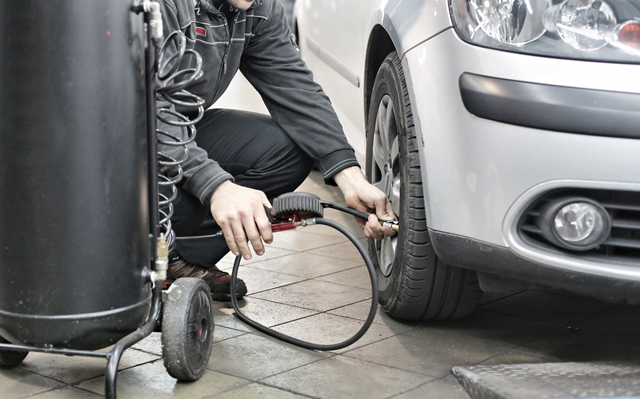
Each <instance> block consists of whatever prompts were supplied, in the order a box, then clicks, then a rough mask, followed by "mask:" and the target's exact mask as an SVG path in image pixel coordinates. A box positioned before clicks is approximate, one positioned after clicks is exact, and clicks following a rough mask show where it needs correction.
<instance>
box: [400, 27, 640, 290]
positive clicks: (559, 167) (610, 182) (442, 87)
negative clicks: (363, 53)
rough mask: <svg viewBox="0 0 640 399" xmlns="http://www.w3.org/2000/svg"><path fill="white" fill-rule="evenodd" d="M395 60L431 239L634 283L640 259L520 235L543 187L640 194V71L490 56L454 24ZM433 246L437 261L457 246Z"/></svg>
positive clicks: (639, 278) (491, 53)
mask: <svg viewBox="0 0 640 399" xmlns="http://www.w3.org/2000/svg"><path fill="white" fill-rule="evenodd" d="M402 61H403V68H404V70H405V76H406V77H407V81H408V82H407V83H408V85H409V87H410V96H411V102H412V108H413V114H414V122H415V124H416V127H417V130H418V132H417V133H418V138H419V142H420V143H421V144H422V146H420V155H421V157H422V161H423V162H422V178H423V184H424V187H423V188H424V194H425V206H426V209H427V213H426V217H427V220H428V226H429V228H430V230H431V232H432V235H436V234H443V235H444V236H446V237H460V238H461V239H462V240H463V241H464V240H472V241H473V242H476V243H478V244H480V246H483V245H486V246H487V247H486V248H494V249H504V250H507V251H510V252H512V253H513V254H514V255H515V256H516V258H514V260H516V261H517V260H518V259H520V260H522V261H525V260H526V261H527V262H533V263H535V264H536V265H541V266H545V267H552V268H554V269H558V271H560V272H562V271H566V272H571V273H579V274H585V275H593V276H599V277H604V278H608V279H613V281H640V263H638V264H637V265H634V264H633V262H630V263H629V262H627V263H625V264H620V263H619V262H615V261H611V262H607V261H604V262H603V261H600V262H592V261H586V260H583V259H579V258H574V257H572V256H570V255H566V254H562V253H558V252H555V251H546V250H544V249H541V248H537V247H532V246H530V245H527V244H526V243H525V242H523V241H522V240H521V239H520V237H519V236H518V234H517V231H516V230H517V229H516V227H517V224H518V221H519V220H520V217H521V215H522V214H523V213H524V212H525V211H526V209H527V208H528V206H529V205H530V204H531V203H532V202H533V201H534V199H535V198H536V196H538V195H540V194H541V193H544V192H545V190H549V189H557V188H565V187H579V188H594V189H611V190H626V191H635V192H638V191H640V174H639V173H638V171H639V170H640V156H638V154H640V139H638V137H640V133H639V132H640V129H638V130H636V129H635V126H638V124H636V122H637V121H638V120H639V117H640V116H639V115H640V107H637V105H638V104H639V103H640V101H639V100H638V99H639V98H640V80H638V79H637V78H636V76H638V72H639V71H640V67H639V66H636V65H626V64H611V63H597V62H585V61H575V60H561V59H553V58H547V57H537V56H528V55H523V54H516V53H509V52H504V51H496V50H491V49H486V48H482V47H477V46H471V45H469V44H467V43H464V42H462V41H461V40H460V39H459V38H458V37H457V36H456V34H455V32H454V31H453V29H449V30H446V31H444V32H443V33H441V34H440V35H438V36H436V37H434V38H432V39H430V40H427V41H425V42H423V43H422V44H420V45H419V46H416V47H414V48H413V49H411V50H410V51H409V52H407V53H406V54H405V55H404V57H403V60H402ZM437 243H438V240H434V244H436V245H435V246H436V251H437V252H438V253H439V255H441V256H442V257H443V258H444V259H445V260H448V258H451V256H447V254H446V253H445V249H446V250H447V251H449V250H453V251H455V248H452V247H451V246H446V247H445V246H440V248H439V247H438V245H437ZM479 254H482V252H479ZM477 256H478V254H476V258H477ZM449 260H451V259H449ZM472 260H473V259H472V258H470V259H469V261H472ZM459 261H460V259H458V260H457V261H456V262H455V263H454V264H457V265H459V266H464V265H460V264H459ZM524 274H526V273H524ZM514 277H517V276H514Z"/></svg>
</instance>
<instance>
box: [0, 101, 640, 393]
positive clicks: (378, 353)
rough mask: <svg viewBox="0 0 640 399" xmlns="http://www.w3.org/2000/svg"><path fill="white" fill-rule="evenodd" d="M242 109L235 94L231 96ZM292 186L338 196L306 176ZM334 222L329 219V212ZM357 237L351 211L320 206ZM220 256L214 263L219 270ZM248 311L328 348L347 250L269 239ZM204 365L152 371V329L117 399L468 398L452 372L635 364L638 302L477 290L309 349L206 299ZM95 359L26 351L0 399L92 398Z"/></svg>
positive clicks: (355, 323)
mask: <svg viewBox="0 0 640 399" xmlns="http://www.w3.org/2000/svg"><path fill="white" fill-rule="evenodd" d="M238 98H239V99H241V100H242V101H243V102H244V103H246V101H247V100H246V98H247V97H243V96H242V95H240V94H238ZM300 190H301V191H307V192H313V193H316V194H318V195H319V196H320V197H322V198H324V199H327V200H333V201H339V200H340V196H339V195H338V192H337V191H336V190H335V189H333V188H329V187H326V186H324V185H323V184H322V183H321V179H320V176H319V175H318V173H317V172H315V173H314V174H312V176H311V177H310V178H309V179H308V180H307V181H306V182H305V183H304V185H303V187H301V188H300ZM334 216H335V218H334ZM327 217H330V218H334V219H335V220H337V221H339V222H341V223H343V224H345V225H346V226H348V227H349V228H350V229H352V231H354V232H356V234H358V235H359V237H362V233H361V230H360V229H359V228H358V226H357V225H356V223H355V222H354V221H353V219H352V218H351V217H348V216H343V215H340V214H336V213H329V212H328V213H327ZM232 261H233V259H232V258H231V257H227V258H225V259H224V261H223V262H222V263H221V267H222V268H225V269H227V270H229V269H230V268H231V265H232ZM240 277H242V278H243V279H244V280H245V281H246V282H247V285H248V287H249V291H250V293H249V295H248V296H247V298H246V300H245V301H243V302H242V309H243V311H244V312H245V313H246V314H248V315H249V316H251V317H253V318H255V319H257V320H258V321H260V322H262V323H264V324H266V325H268V326H274V327H275V328H276V329H277V330H278V331H282V332H285V333H288V334H295V335H296V336H298V337H300V338H302V339H307V340H313V341H314V342H319V343H333V342H338V341H341V340H343V339H344V338H346V337H348V336H350V335H351V334H353V333H354V332H355V331H356V330H357V329H358V328H359V326H360V325H361V323H362V320H363V319H364V318H365V317H366V315H367V311H368V307H369V297H370V292H369V282H368V276H367V273H366V271H365V268H364V267H363V261H362V260H361V259H359V257H358V254H357V252H356V251H355V249H354V248H353V247H352V246H350V244H349V243H348V242H347V241H346V239H345V238H344V237H342V236H340V235H338V234H336V233H335V232H333V231H331V230H329V229H327V228H323V227H319V226H312V227H307V228H303V229H299V230H298V231H294V232H286V233H278V234H277V235H276V236H275V241H274V243H273V244H272V245H271V246H270V247H269V248H268V250H267V253H266V254H265V255H264V256H262V257H254V258H253V259H252V260H250V261H247V262H244V263H243V266H242V267H241V269H240ZM215 323H216V329H215V334H214V339H215V343H214V346H213V354H212V356H211V359H210V361H209V365H208V369H207V371H206V372H205V374H204V376H203V377H202V379H200V380H199V381H197V382H194V383H177V382H176V380H174V379H172V378H171V377H170V376H169V375H168V374H167V373H166V372H165V370H164V366H163V360H162V356H161V355H162V350H161V346H160V342H159V337H160V336H159V334H158V333H154V334H153V335H152V336H150V337H149V338H147V339H146V340H144V341H142V342H141V343H139V344H137V345H136V346H135V347H134V348H133V349H130V350H128V351H126V352H125V355H124V357H123V359H122V362H121V365H120V369H121V370H120V372H119V373H118V397H119V398H120V399H129V398H130V399H133V398H135V399H139V398H181V399H196V398H274V399H275V398H278V399H280V398H296V397H299V398H303V397H313V398H367V399H369V398H398V399H412V398H437V399H464V398H468V396H467V394H466V393H465V392H464V391H463V390H462V388H461V387H460V385H459V384H458V382H457V380H456V379H455V378H454V377H453V376H452V374H451V367H452V366H464V365H473V364H486V365H494V364H509V363H540V362H571V361H614V362H624V363H625V364H635V365H638V364H640V345H638V336H640V308H639V307H632V306H622V305H613V304H606V303H602V302H598V301H595V300H591V299H584V298H578V297H575V296H570V295H567V294H564V293H561V292H557V291H551V290H549V291H526V292H518V293H512V294H501V295H495V294H487V295H485V297H484V298H483V300H482V304H481V306H480V307H479V309H478V310H477V311H476V312H475V313H474V314H473V315H472V316H471V317H468V318H466V319H462V320H454V321H445V322H435V323H406V322H399V321H396V320H393V319H391V318H389V317H388V316H387V315H385V314H384V313H383V312H379V314H378V316H377V317H376V319H375V320H374V324H373V325H372V327H371V329H370V330H369V331H368V332H367V334H365V336H364V337H363V338H362V339H361V340H360V341H358V342H357V343H355V344H354V345H352V346H350V347H348V348H346V349H343V350H339V351H335V352H328V353H323V352H314V351H310V350H305V349H300V348H297V347H294V346H291V345H288V344H284V343H282V342H279V341H277V340H275V339H272V338H269V337H267V336H265V335H264V334H262V333H259V332H256V331H255V330H253V329H252V328H249V327H247V326H246V325H245V324H244V323H242V322H241V321H239V320H238V319H237V318H236V317H235V316H233V310H232V308H231V304H230V303H225V302H216V304H215ZM104 366H105V362H104V360H102V359H94V358H80V357H64V356H56V355H48V354H36V353H31V354H29V356H28V357H27V358H26V359H25V361H24V362H23V363H22V364H21V365H20V366H19V367H16V368H14V369H2V370H0V388H1V391H0V398H2V399H13V398H27V397H28V398H35V399H59V398H70V399H85V398H87V399H89V398H98V397H100V395H101V394H102V392H103V385H104V378H103V375H104Z"/></svg>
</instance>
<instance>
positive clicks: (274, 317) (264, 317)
mask: <svg viewBox="0 0 640 399" xmlns="http://www.w3.org/2000/svg"><path fill="white" fill-rule="evenodd" d="M238 305H239V306H240V311H241V312H242V313H243V314H244V315H246V316H247V317H249V318H250V319H254V320H255V321H257V322H258V323H260V324H263V325H265V326H267V327H271V326H275V325H277V324H282V323H287V322H290V321H291V320H296V319H301V318H305V317H309V316H311V315H313V314H315V313H316V312H315V311H312V310H309V309H303V308H298V307H295V306H289V305H285V304H281V303H276V302H271V301H265V300H263V299H259V298H252V297H247V298H246V300H244V301H242V303H238ZM217 310H218V311H220V312H222V313H224V314H226V315H228V316H229V317H234V318H235V316H234V315H233V314H234V313H235V311H234V310H233V306H232V305H231V302H225V303H224V305H222V304H221V305H220V306H218V307H217Z"/></svg>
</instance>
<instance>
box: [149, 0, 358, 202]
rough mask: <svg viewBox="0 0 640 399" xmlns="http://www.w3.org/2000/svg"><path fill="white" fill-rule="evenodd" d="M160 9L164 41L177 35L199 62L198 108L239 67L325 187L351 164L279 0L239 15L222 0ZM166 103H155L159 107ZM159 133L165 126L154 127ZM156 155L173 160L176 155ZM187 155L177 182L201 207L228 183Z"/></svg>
mask: <svg viewBox="0 0 640 399" xmlns="http://www.w3.org/2000/svg"><path fill="white" fill-rule="evenodd" d="M161 4H162V5H163V10H162V11H163V28H164V34H165V37H167V36H168V34H169V33H170V32H172V31H174V30H177V29H179V30H181V31H182V32H184V33H185V35H186V38H187V48H193V49H195V50H196V51H197V52H198V53H200V55H201V56H202V59H203V71H204V75H203V77H202V78H201V80H200V81H198V83H197V84H195V85H194V86H191V87H190V88H189V89H188V90H189V91H190V92H192V93H194V94H197V95H199V96H201V97H202V98H204V99H205V101H206V103H205V108H208V107H210V106H211V105H213V104H214V103H215V101H216V100H217V99H218V98H220V96H221V95H222V94H223V93H224V91H225V90H226V89H227V87H228V86H229V83H230V82H231V80H232V78H233V76H234V75H235V73H236V72H237V71H238V69H239V70H240V71H241V72H242V74H243V75H244V76H245V77H246V79H247V80H248V81H249V82H250V83H251V84H252V85H253V87H255V88H256V90H257V91H258V93H260V95H261V96H262V99H263V101H264V103H265V105H266V106H267V109H268V110H269V113H270V114H271V117H272V118H273V120H274V121H275V122H276V123H277V124H278V125H279V126H280V127H281V128H282V129H283V130H284V131H285V132H286V134H287V135H288V136H289V137H290V138H291V139H292V140H293V141H294V142H295V143H296V144H297V145H298V146H300V148H301V149H302V150H303V151H304V152H305V153H307V154H308V155H309V156H310V157H311V158H312V159H313V160H314V161H315V162H316V165H317V166H318V168H319V169H320V171H321V172H322V173H323V176H324V179H325V181H326V182H327V183H329V184H332V182H333V179H332V176H333V175H335V174H336V173H337V172H339V171H341V170H342V169H344V168H347V167H350V166H358V162H357V160H356V158H355V153H354V151H353V148H352V147H351V146H350V145H349V144H348V142H347V140H346V137H345V135H344V132H343V131H342V126H341V125H340V122H339V121H338V118H337V116H336V114H335V112H334V110H333V107H332V106H331V103H330V101H329V99H328V97H327V96H326V95H325V94H324V92H323V91H322V88H321V87H320V86H319V85H318V84H316V83H315V82H314V81H313V76H312V74H311V72H310V71H309V69H308V68H307V67H306V65H305V63H304V62H303V61H302V59H301V58H300V52H299V50H298V48H297V46H296V44H295V42H294V41H293V39H292V37H291V33H290V30H289V26H288V23H287V20H286V17H285V12H284V7H283V6H282V4H281V3H280V1H279V0H256V1H255V3H254V4H253V5H252V6H251V7H250V8H249V9H248V10H246V11H238V10H233V9H232V8H231V7H230V6H229V4H228V3H227V2H226V1H224V0H199V1H197V0H163V3H161ZM167 105H168V104H166V103H164V102H163V101H161V100H160V101H159V102H158V106H159V107H162V106H167ZM159 127H160V128H167V127H166V126H164V125H163V124H162V123H161V122H159ZM168 130H171V128H168ZM172 131H173V132H174V133H175V134H184V132H179V131H178V130H177V129H175V128H174V129H172ZM162 149H163V150H164V151H168V152H170V153H172V154H174V155H175V156H176V158H178V159H179V158H180V154H181V152H180V150H179V149H176V148H173V149H172V148H166V146H163V148H162ZM189 150H190V156H189V159H188V161H187V162H186V163H185V164H184V165H183V169H184V176H183V180H182V182H181V184H182V187H183V188H184V189H186V190H187V191H189V192H191V193H192V194H193V195H195V196H197V197H198V198H199V199H200V201H202V203H203V204H206V203H207V201H208V200H209V198H210V197H211V195H212V194H213V192H214V191H215V190H216V189H217V187H218V186H219V185H220V184H222V183H223V182H224V181H227V180H233V177H232V176H231V175H230V174H229V173H227V172H226V171H224V170H223V169H222V168H221V167H220V166H219V165H218V164H217V163H216V162H215V160H211V159H208V156H207V153H206V152H205V151H204V150H202V149H200V148H198V147H197V146H196V145H195V143H193V144H191V145H190V147H189ZM165 172H166V173H168V174H172V171H171V170H165Z"/></svg>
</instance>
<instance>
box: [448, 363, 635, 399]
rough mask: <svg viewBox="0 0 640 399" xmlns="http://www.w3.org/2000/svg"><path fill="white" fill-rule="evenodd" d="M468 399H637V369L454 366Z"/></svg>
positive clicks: (597, 365)
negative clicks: (469, 398)
mask: <svg viewBox="0 0 640 399" xmlns="http://www.w3.org/2000/svg"><path fill="white" fill-rule="evenodd" d="M453 374H454V375H455V376H456V378H458V381H459V382H460V383H461V384H462V386H463V387H464V389H465V390H466V391H467V393H468V394H469V397H471V399H569V398H571V399H573V398H626V399H629V398H635V399H640V366H638V365H635V364H634V365H620V364H612V363H541V364H508V365H506V364H505V365H497V366H470V367H454V368H453Z"/></svg>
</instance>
